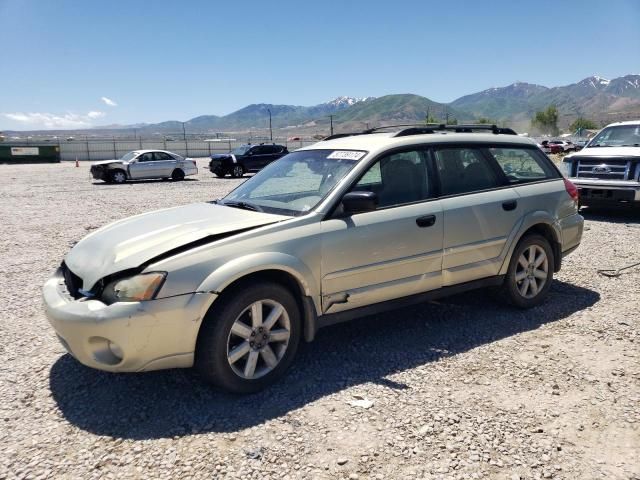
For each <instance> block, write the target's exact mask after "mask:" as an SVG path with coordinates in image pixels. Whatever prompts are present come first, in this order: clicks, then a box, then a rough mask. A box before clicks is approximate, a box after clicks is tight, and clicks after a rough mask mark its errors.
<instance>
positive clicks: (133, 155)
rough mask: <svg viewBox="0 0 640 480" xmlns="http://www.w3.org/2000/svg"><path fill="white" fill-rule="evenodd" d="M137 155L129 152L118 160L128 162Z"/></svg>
mask: <svg viewBox="0 0 640 480" xmlns="http://www.w3.org/2000/svg"><path fill="white" fill-rule="evenodd" d="M137 154H138V152H129V153H127V154H125V155H123V156H122V158H120V160H122V161H123V162H128V161H129V160H133V159H134V158H135V157H136V155H137Z"/></svg>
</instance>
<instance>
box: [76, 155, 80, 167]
mask: <svg viewBox="0 0 640 480" xmlns="http://www.w3.org/2000/svg"><path fill="white" fill-rule="evenodd" d="M79 166H80V164H79V163H78V157H76V167H79Z"/></svg>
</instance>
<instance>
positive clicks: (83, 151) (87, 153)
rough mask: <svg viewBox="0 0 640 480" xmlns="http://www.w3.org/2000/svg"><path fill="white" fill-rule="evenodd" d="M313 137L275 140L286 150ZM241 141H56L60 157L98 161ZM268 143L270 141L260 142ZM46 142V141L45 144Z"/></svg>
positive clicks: (192, 152) (190, 152)
mask: <svg viewBox="0 0 640 480" xmlns="http://www.w3.org/2000/svg"><path fill="white" fill-rule="evenodd" d="M315 142H316V141H315V140H296V141H286V142H276V143H280V144H284V145H285V146H286V147H287V148H288V149H289V150H296V149H298V148H302V147H304V146H307V145H311V144H313V143H315ZM245 143H246V142H242V141H231V140H221V141H219V142H204V141H202V140H189V139H187V140H145V139H137V140H111V141H107V140H87V141H77V140H73V141H67V142H60V143H59V148H60V159H61V160H63V161H64V160H76V159H77V160H79V161H99V160H112V159H114V158H120V157H122V156H123V155H124V154H125V153H127V152H130V151H132V150H147V149H148V150H167V151H169V152H173V153H177V154H178V155H182V156H183V157H192V158H193V157H208V156H210V155H212V154H214V153H228V152H229V151H231V150H233V149H234V148H236V147H239V146H240V145H243V144H245ZM264 143H271V142H264ZM49 145H50V144H49Z"/></svg>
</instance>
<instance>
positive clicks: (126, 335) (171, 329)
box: [43, 269, 215, 372]
mask: <svg viewBox="0 0 640 480" xmlns="http://www.w3.org/2000/svg"><path fill="white" fill-rule="evenodd" d="M214 298H215V295H214V294H210V293H193V294H188V295H179V296H176V297H170V298H163V299H157V300H150V301H146V302H119V303H114V304H111V305H106V304H104V303H102V302H101V301H99V300H91V299H78V300H76V299H74V298H72V297H71V296H70V295H69V293H68V292H67V288H66V285H65V282H64V277H63V275H62V272H61V270H60V269H59V270H58V271H56V273H55V274H54V275H53V276H52V277H51V278H50V279H49V280H48V281H47V282H46V283H45V285H44V288H43V300H44V307H45V313H46V315H47V319H48V320H49V323H50V324H51V326H52V327H53V329H54V330H55V332H56V334H57V335H58V339H59V340H60V342H61V343H62V345H63V346H64V347H65V349H66V350H67V351H68V352H69V353H70V354H71V355H72V356H73V357H75V358H76V359H77V360H78V361H79V362H80V363H82V364H84V365H86V366H88V367H92V368H97V369H99V370H106V371H110V372H136V371H146V370H159V369H164V368H185V367H190V366H192V365H193V358H194V351H195V344H196V338H197V336H198V330H199V328H200V323H201V319H202V317H203V316H204V313H205V312H206V311H207V309H208V308H209V306H210V305H211V303H212V302H213V300H214Z"/></svg>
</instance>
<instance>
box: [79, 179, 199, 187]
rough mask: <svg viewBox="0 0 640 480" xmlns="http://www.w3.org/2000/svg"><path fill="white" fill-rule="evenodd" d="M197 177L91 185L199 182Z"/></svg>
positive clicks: (92, 183)
mask: <svg viewBox="0 0 640 480" xmlns="http://www.w3.org/2000/svg"><path fill="white" fill-rule="evenodd" d="M198 181H199V180H198V179H197V178H183V179H182V180H162V179H161V178H153V179H148V180H127V181H126V182H124V183H113V182H112V183H107V182H103V181H97V182H91V185H100V186H101V187H105V186H108V187H121V186H123V185H141V184H144V183H185V182H186V183H189V182H198Z"/></svg>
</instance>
